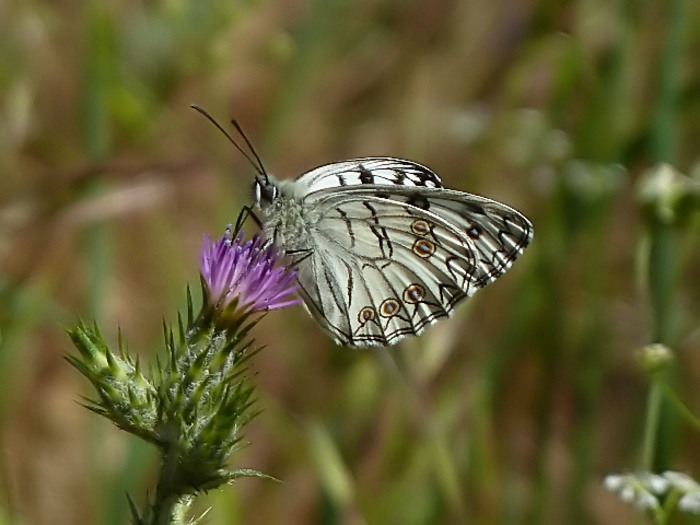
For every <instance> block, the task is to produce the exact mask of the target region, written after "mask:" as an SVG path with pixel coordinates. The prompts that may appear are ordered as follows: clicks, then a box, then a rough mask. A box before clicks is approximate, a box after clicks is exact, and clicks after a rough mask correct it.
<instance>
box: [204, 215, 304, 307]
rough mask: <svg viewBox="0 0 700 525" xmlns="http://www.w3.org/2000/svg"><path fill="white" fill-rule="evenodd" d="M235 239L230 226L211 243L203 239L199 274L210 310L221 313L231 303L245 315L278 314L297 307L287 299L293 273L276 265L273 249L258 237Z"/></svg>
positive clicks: (293, 287)
mask: <svg viewBox="0 0 700 525" xmlns="http://www.w3.org/2000/svg"><path fill="white" fill-rule="evenodd" d="M243 236H244V234H243V232H242V231H241V232H239V233H238V234H237V235H236V236H235V237H234V236H233V233H232V231H231V226H229V227H228V228H226V232H225V233H224V235H223V237H222V238H221V239H219V240H218V241H216V242H213V241H212V240H211V238H210V237H209V236H205V237H204V246H203V249H202V252H201V255H200V274H201V275H202V280H203V282H204V284H205V286H206V288H207V291H208V300H209V303H210V306H211V307H213V308H215V309H221V310H223V309H225V308H226V307H227V306H228V305H229V304H231V303H232V302H233V301H238V302H237V305H238V307H239V308H241V309H244V310H246V311H254V312H262V311H268V310H278V309H280V308H286V307H287V306H293V305H296V304H299V303H301V300H300V299H298V298H296V299H294V298H290V297H291V296H292V295H294V294H295V293H296V291H297V289H298V287H297V284H296V275H297V271H296V270H294V269H291V268H288V267H286V266H284V265H282V264H279V263H280V256H279V253H278V252H277V250H276V249H275V247H274V245H273V244H272V243H270V242H267V241H264V240H263V239H261V238H260V237H259V236H258V235H256V236H254V237H253V238H252V239H251V240H249V241H244V239H243Z"/></svg>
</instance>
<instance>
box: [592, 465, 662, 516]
mask: <svg viewBox="0 0 700 525" xmlns="http://www.w3.org/2000/svg"><path fill="white" fill-rule="evenodd" d="M603 485H604V486H605V488H606V489H608V490H609V491H610V492H615V493H617V494H618V495H619V496H620V499H621V500H622V501H624V502H626V503H632V504H633V505H634V506H635V507H637V508H638V509H640V510H646V509H657V508H659V506H660V505H659V500H658V499H657V497H656V496H657V495H661V494H663V493H664V492H666V490H667V489H668V486H669V482H668V481H667V480H666V479H664V478H663V477H661V476H659V475H657V474H650V473H648V472H639V473H636V474H611V475H609V476H606V478H605V480H604V481H603Z"/></svg>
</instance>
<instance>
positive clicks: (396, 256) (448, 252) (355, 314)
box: [263, 158, 533, 347]
mask: <svg viewBox="0 0 700 525" xmlns="http://www.w3.org/2000/svg"><path fill="white" fill-rule="evenodd" d="M284 184H285V186H283V188H286V189H283V190H281V191H282V194H283V195H282V198H281V199H280V200H279V203H281V206H277V207H276V208H275V207H274V206H271V208H272V209H273V210H274V211H273V212H268V213H267V215H266V216H265V215H264V221H263V222H264V226H269V225H270V224H273V225H274V228H272V230H273V231H272V232H269V230H270V228H266V231H268V233H269V234H271V235H273V236H274V237H276V238H279V239H284V240H285V242H286V243H287V244H289V245H284V244H283V245H282V246H281V248H282V249H283V250H285V251H287V252H288V253H290V252H294V253H295V254H297V255H298V254H300V253H301V254H303V256H302V257H298V258H297V259H296V262H297V264H296V266H297V267H298V270H299V273H298V278H297V279H298V282H299V286H300V288H301V295H302V297H303V299H304V303H305V305H306V307H307V309H308V311H309V312H310V313H311V315H312V316H313V317H314V318H315V319H316V320H317V321H318V322H319V323H320V324H321V325H322V326H323V327H324V328H326V330H328V331H329V332H330V333H331V334H332V335H333V337H334V338H335V340H336V341H337V342H338V343H340V344H345V345H349V346H358V347H361V346H371V345H391V344H394V343H396V342H397V341H399V340H400V339H402V338H403V337H406V336H408V335H418V334H420V333H421V332H422V331H423V330H424V329H425V328H426V327H427V326H430V325H432V324H434V323H436V322H437V321H438V320H440V319H441V318H443V317H447V316H449V315H451V314H452V312H453V310H454V308H455V306H456V305H457V304H458V303H459V302H460V301H462V300H464V299H466V298H468V297H470V296H471V295H473V294H474V293H475V292H476V291H477V290H478V289H480V288H482V287H484V286H486V285H487V284H489V283H490V282H492V281H494V280H495V279H496V278H498V277H499V276H500V275H502V274H503V273H504V272H505V271H506V270H507V269H508V268H509V267H510V266H511V265H512V263H513V261H515V259H517V258H518V256H519V255H520V254H521V253H522V252H523V250H524V249H525V247H526V246H527V245H528V244H529V242H530V241H531V239H532V232H533V230H532V224H531V223H530V221H529V220H528V219H526V218H525V217H524V216H523V215H522V214H520V213H519V212H517V211H515V210H513V209H511V208H509V207H508V206H505V205H503V204H500V203H498V202H495V201H492V200H490V199H486V198H484V197H479V196H476V195H471V194H469V193H464V192H459V191H455V190H448V189H444V188H442V183H441V181H440V179H439V177H438V176H437V175H435V174H434V173H433V172H432V171H431V170H430V169H428V168H426V167H425V166H422V165H420V164H416V163H414V162H411V161H407V160H402V159H393V158H363V159H356V160H350V161H344V162H339V163H335V164H330V165H327V166H321V167H319V168H315V169H313V170H311V171H309V172H308V173H306V174H304V175H302V176H301V177H300V178H299V179H297V181H295V182H293V183H284ZM285 191H286V192H287V195H286V196H285V195H284V193H285ZM285 199H286V200H285ZM292 207H298V208H299V210H301V212H300V214H299V215H298V216H295V217H294V218H293V219H292V218H290V216H291V215H289V216H288V215H286V214H287V213H288V210H287V208H292ZM300 223H301V224H300ZM298 231H303V232H304V234H303V236H302V237H301V239H303V240H299V239H300V237H299V235H298V234H295V235H290V233H291V232H295V233H296V232H298ZM292 244H293V246H292ZM290 248H293V249H290Z"/></svg>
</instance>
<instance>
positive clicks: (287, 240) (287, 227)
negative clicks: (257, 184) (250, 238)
mask: <svg viewBox="0 0 700 525" xmlns="http://www.w3.org/2000/svg"><path fill="white" fill-rule="evenodd" d="M270 183H271V184H272V183H273V182H272V181H270ZM274 184H276V186H277V189H278V191H277V192H276V195H275V197H274V198H273V199H271V200H269V201H267V200H264V199H263V200H260V201H259V202H258V203H257V206H258V208H259V209H260V211H261V219H262V226H263V235H264V236H265V237H266V238H267V239H271V240H273V241H274V243H275V244H276V245H277V246H279V247H280V248H282V249H283V250H285V251H293V250H303V249H306V248H308V247H309V246H310V235H311V230H312V229H313V228H315V226H316V223H317V222H318V213H317V212H316V211H315V210H313V209H312V208H309V207H308V206H305V205H304V202H303V200H302V199H301V198H300V196H299V195H297V194H296V192H295V190H298V188H295V185H294V182H293V181H282V182H276V181H275V182H274Z"/></svg>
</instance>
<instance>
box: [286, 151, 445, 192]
mask: <svg viewBox="0 0 700 525" xmlns="http://www.w3.org/2000/svg"><path fill="white" fill-rule="evenodd" d="M295 182H296V184H299V185H303V186H306V187H307V188H308V189H309V191H310V192H314V191H319V190H323V189H326V188H336V189H340V188H343V187H346V186H357V185H376V186H403V187H419V188H420V187H422V188H442V181H441V180H440V177H438V176H437V175H436V174H435V173H433V171H432V170H430V169H429V168H426V167H425V166H423V165H421V164H418V163H416V162H411V161H410V160H405V159H395V158H390V157H366V158H362V159H354V160H346V161H343V162H336V163H333V164H326V165H325V166H319V167H318V168H315V169H313V170H311V171H308V172H306V173H304V174H303V175H302V176H301V177H299V178H298V179H297V180H296V181H295Z"/></svg>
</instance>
